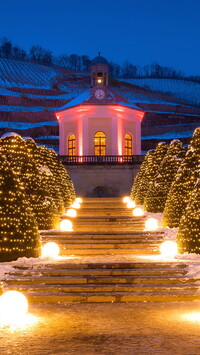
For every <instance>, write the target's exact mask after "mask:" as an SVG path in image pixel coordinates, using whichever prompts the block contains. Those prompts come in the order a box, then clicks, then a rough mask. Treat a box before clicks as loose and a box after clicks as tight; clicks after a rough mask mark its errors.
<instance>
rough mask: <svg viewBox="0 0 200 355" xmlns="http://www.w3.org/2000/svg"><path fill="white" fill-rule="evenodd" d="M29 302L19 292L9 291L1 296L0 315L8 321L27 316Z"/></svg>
mask: <svg viewBox="0 0 200 355" xmlns="http://www.w3.org/2000/svg"><path fill="white" fill-rule="evenodd" d="M27 310H28V301H27V299H26V297H25V296H24V295H23V294H22V293H21V292H18V291H7V292H5V293H3V295H2V296H0V315H1V317H3V318H6V319H14V318H15V319H16V318H17V317H22V316H24V315H25V314H26V312H27Z"/></svg>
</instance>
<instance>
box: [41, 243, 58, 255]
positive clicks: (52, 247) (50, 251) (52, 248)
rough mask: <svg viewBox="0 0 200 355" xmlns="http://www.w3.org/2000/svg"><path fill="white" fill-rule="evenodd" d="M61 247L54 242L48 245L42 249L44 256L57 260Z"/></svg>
mask: <svg viewBox="0 0 200 355" xmlns="http://www.w3.org/2000/svg"><path fill="white" fill-rule="evenodd" d="M59 251H60V249H59V246H58V245H57V244H56V243H54V242H48V243H46V244H45V245H44V246H43V248H42V256H43V257H45V256H50V257H52V258H57V257H58V255H59Z"/></svg>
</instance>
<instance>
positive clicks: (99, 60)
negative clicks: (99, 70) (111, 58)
mask: <svg viewBox="0 0 200 355" xmlns="http://www.w3.org/2000/svg"><path fill="white" fill-rule="evenodd" d="M94 64H108V61H107V59H106V58H104V57H102V56H101V55H100V54H99V55H98V56H97V57H95V58H94V59H92V61H91V66H92V65H94Z"/></svg>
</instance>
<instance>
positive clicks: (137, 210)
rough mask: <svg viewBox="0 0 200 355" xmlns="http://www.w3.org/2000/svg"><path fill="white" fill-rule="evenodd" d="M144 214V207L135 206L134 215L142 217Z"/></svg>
mask: <svg viewBox="0 0 200 355" xmlns="http://www.w3.org/2000/svg"><path fill="white" fill-rule="evenodd" d="M143 215H144V211H143V209H142V208H140V207H136V208H134V210H133V216H134V217H141V216H143Z"/></svg>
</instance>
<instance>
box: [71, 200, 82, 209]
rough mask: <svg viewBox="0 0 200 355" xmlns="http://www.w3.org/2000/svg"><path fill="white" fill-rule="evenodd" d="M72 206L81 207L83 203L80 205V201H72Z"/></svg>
mask: <svg viewBox="0 0 200 355" xmlns="http://www.w3.org/2000/svg"><path fill="white" fill-rule="evenodd" d="M71 207H72V208H80V207H81V205H80V203H79V202H77V201H75V202H74V203H72V205H71Z"/></svg>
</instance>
